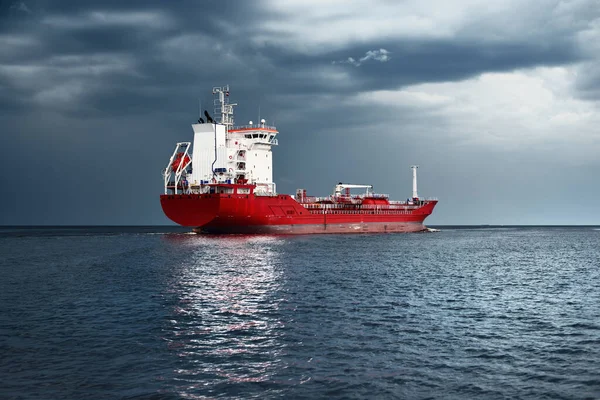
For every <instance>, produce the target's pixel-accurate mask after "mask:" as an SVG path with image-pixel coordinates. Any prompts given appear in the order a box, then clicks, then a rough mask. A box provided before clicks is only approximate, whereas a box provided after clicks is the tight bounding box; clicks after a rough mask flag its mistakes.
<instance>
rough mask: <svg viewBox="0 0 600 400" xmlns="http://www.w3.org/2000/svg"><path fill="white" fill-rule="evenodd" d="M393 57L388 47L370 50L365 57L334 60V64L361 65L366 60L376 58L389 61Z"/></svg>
mask: <svg viewBox="0 0 600 400" xmlns="http://www.w3.org/2000/svg"><path fill="white" fill-rule="evenodd" d="M390 59H391V57H390V52H389V51H387V50H386V49H379V50H369V51H367V52H366V53H365V56H364V57H361V58H359V59H358V61H357V60H355V59H354V58H353V57H348V58H347V59H346V60H342V61H334V62H333V64H351V65H354V66H355V67H360V66H361V65H362V64H363V63H364V62H365V61H369V60H374V61H379V62H387V61H389V60H390Z"/></svg>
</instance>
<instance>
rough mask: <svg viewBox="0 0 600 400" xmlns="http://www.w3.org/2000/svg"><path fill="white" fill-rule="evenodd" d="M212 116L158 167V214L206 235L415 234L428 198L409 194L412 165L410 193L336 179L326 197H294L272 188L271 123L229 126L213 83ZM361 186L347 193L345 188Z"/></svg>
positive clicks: (224, 101) (225, 99) (223, 98)
mask: <svg viewBox="0 0 600 400" xmlns="http://www.w3.org/2000/svg"><path fill="white" fill-rule="evenodd" d="M213 94H214V95H215V96H216V99H215V102H214V104H215V114H214V115H220V117H218V118H217V121H215V120H213V118H212V117H211V115H210V114H209V113H208V112H207V111H205V112H204V116H205V118H202V117H201V118H199V119H198V123H197V124H193V125H192V128H193V129H194V146H193V150H192V143H191V142H181V143H177V145H176V146H175V151H174V152H173V154H172V156H171V158H170V160H169V163H168V165H167V167H166V168H165V170H164V172H163V178H164V194H163V195H161V196H160V203H161V206H162V208H163V211H164V213H165V215H166V216H167V217H168V218H169V219H171V220H172V221H174V222H176V223H178V224H179V225H183V226H189V227H192V228H193V230H194V231H195V232H198V233H200V232H206V233H285V234H305V233H361V232H418V231H423V230H426V229H427V228H426V227H425V225H424V224H423V221H424V220H425V218H426V217H427V216H428V215H430V214H431V213H432V212H433V208H434V207H435V205H436V204H437V200H436V199H421V198H420V197H419V196H418V194H417V166H412V167H411V168H412V169H413V195H412V198H410V199H408V200H406V201H392V200H390V199H389V196H388V195H385V194H377V193H374V192H373V187H372V186H371V185H355V184H344V183H341V182H340V183H339V184H337V185H336V186H335V188H334V191H333V194H332V195H330V196H327V197H311V196H307V195H306V190H304V189H298V190H297V191H296V195H295V196H290V195H286V194H277V192H276V185H275V183H274V182H273V168H272V167H273V161H272V156H271V154H272V153H271V148H272V146H276V145H277V144H278V141H277V138H276V136H277V134H278V133H279V132H278V131H277V129H276V128H275V127H274V126H268V125H266V121H265V120H264V119H263V120H261V121H260V122H259V123H258V124H253V123H252V121H250V122H249V123H248V125H244V126H235V125H234V122H233V108H234V106H236V105H237V104H234V103H230V102H229V87H228V86H224V87H215V88H213ZM353 189H354V190H356V189H363V190H364V193H361V194H353V193H351V190H353Z"/></svg>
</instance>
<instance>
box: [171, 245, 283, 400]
mask: <svg viewBox="0 0 600 400" xmlns="http://www.w3.org/2000/svg"><path fill="white" fill-rule="evenodd" d="M281 243H282V239H278V238H276V237H268V236H264V237H262V236H234V237H203V236H196V237H194V238H193V239H192V240H189V241H187V242H186V246H190V247H194V248H195V250H194V251H193V252H192V254H191V256H190V258H189V260H186V261H185V262H184V263H183V264H182V265H181V266H180V270H179V271H178V274H177V275H178V276H177V277H176V279H175V280H174V281H173V282H172V283H171V290H172V291H174V292H175V294H176V295H177V297H178V304H177V305H176V307H175V308H174V309H173V319H172V320H171V321H170V323H171V328H170V329H171V330H170V332H168V333H167V335H165V340H167V341H168V343H169V348H170V349H172V350H173V351H174V352H176V353H177V355H178V357H179V358H180V367H179V368H177V370H176V372H177V375H178V378H177V379H178V380H179V381H180V382H181V386H180V387H179V394H180V395H181V396H182V397H189V396H191V395H192V392H193V390H192V392H189V391H188V389H189V388H194V387H195V386H196V385H203V387H204V388H205V390H210V387H211V386H214V387H215V388H216V387H218V386H219V385H221V384H224V383H226V382H261V381H266V380H269V378H270V376H271V375H272V373H273V371H274V370H275V369H276V368H277V365H278V364H279V363H280V359H279V353H280V351H281V347H282V346H281V345H280V344H278V343H277V340H278V337H279V333H278V331H277V330H278V329H280V328H281V327H282V326H283V323H282V322H281V321H279V320H277V319H276V318H274V317H273V313H274V312H275V311H276V310H277V308H278V307H279V301H278V300H277V299H274V298H273V296H274V294H275V293H276V292H277V290H278V288H279V286H280V285H281V284H282V280H281V279H282V277H281V274H280V273H279V272H278V269H277V264H278V262H279V260H278V253H277V251H276V247H277V246H278V245H279V244H281Z"/></svg>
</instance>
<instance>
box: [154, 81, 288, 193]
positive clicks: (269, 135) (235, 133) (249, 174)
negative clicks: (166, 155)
mask: <svg viewBox="0 0 600 400" xmlns="http://www.w3.org/2000/svg"><path fill="white" fill-rule="evenodd" d="M213 94H214V95H215V100H214V105H215V110H214V114H213V115H214V117H215V118H216V120H213V118H212V117H211V116H210V114H208V112H207V111H205V112H204V118H202V117H201V118H200V119H199V120H198V123H197V124H193V125H192V128H193V130H194V143H193V149H192V151H191V155H192V157H191V171H189V170H186V171H184V172H183V173H182V174H181V173H180V174H179V176H177V173H176V172H180V171H181V169H179V171H173V169H175V170H177V169H178V168H177V166H176V167H175V168H173V167H172V163H173V161H174V160H177V154H178V153H177V152H178V149H179V146H178V147H177V148H176V149H175V152H174V153H173V156H172V157H171V161H170V162H169V165H168V166H167V168H166V169H165V172H164V176H165V193H166V192H167V186H169V187H170V188H173V187H175V188H178V187H180V188H181V189H180V190H181V191H183V192H202V191H203V188H204V186H205V185H207V184H212V183H231V184H252V185H256V188H255V190H254V193H256V194H258V195H260V194H264V195H271V194H276V188H275V183H274V182H273V157H272V152H271V147H272V146H273V145H277V139H276V136H277V134H278V133H279V132H278V131H277V129H276V128H275V127H274V126H268V125H267V124H266V121H265V120H264V119H262V120H261V121H260V123H258V124H254V123H253V122H252V121H250V122H249V123H248V125H244V126H234V120H233V107H234V106H236V105H237V104H235V103H230V102H229V86H223V87H215V88H213ZM186 153H187V152H186ZM171 172H173V173H174V175H175V177H174V178H175V179H174V181H171V179H172V178H171Z"/></svg>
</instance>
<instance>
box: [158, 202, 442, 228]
mask: <svg viewBox="0 0 600 400" xmlns="http://www.w3.org/2000/svg"><path fill="white" fill-rule="evenodd" d="M160 202H161V206H162V208H163V211H164V213H165V215H166V216H167V217H168V218H169V219H171V220H172V221H174V222H176V223H177V224H179V225H183V226H189V227H193V228H194V231H196V232H208V233H283V234H308V233H364V232H418V231H422V230H424V229H426V228H425V225H424V224H423V221H424V220H425V218H426V217H427V216H429V215H430V214H431V213H432V211H433V208H434V207H435V205H436V204H437V201H435V200H428V201H424V202H422V205H421V206H420V207H417V208H414V209H410V210H402V209H398V208H392V207H375V208H372V209H368V208H364V209H360V210H358V209H356V210H350V209H317V210H316V209H308V208H305V207H304V206H303V205H302V204H301V203H298V202H297V201H296V200H294V199H293V198H292V197H291V196H289V195H277V196H255V195H254V194H237V193H236V194H191V195H187V194H184V195H182V194H177V195H173V194H171V195H161V196H160Z"/></svg>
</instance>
